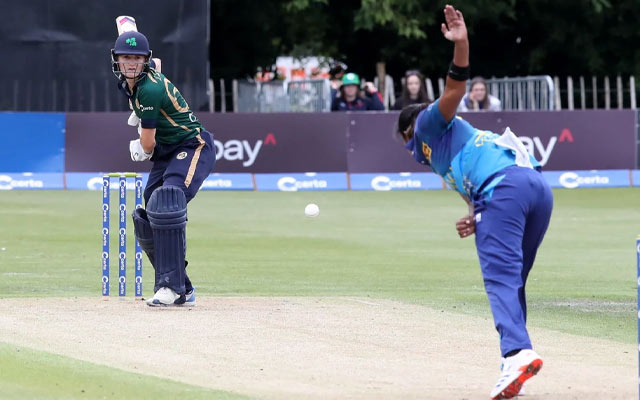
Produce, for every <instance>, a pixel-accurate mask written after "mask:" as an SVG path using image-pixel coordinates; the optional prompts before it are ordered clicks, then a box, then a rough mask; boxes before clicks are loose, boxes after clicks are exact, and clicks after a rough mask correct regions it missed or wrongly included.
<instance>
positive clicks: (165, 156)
mask: <svg viewBox="0 0 640 400" xmlns="http://www.w3.org/2000/svg"><path fill="white" fill-rule="evenodd" d="M151 161H153V167H152V168H151V172H149V179H148V181H147V186H146V187H145V189H144V201H145V204H147V203H148V202H149V198H150V197H151V194H152V193H153V191H154V190H156V189H157V188H159V187H161V186H163V185H164V186H177V187H179V188H180V189H182V191H183V192H184V194H185V197H186V199H187V202H189V201H191V199H193V198H194V197H195V195H196V194H197V193H198V190H199V189H200V186H202V182H204V180H205V179H206V178H207V177H208V176H209V174H210V173H211V170H212V169H213V166H214V165H215V162H216V150H215V146H214V144H213V135H212V134H211V133H209V132H207V131H202V132H201V133H200V134H199V135H198V136H196V137H194V138H192V139H188V140H185V141H183V142H181V143H178V144H175V145H164V144H160V143H158V144H157V145H156V147H155V149H154V152H153V157H152V159H151ZM184 243H185V247H184V248H176V249H175V251H182V252H185V253H186V241H185V242H184ZM176 244H177V242H176ZM186 264H187V262H186V261H185V265H184V267H182V268H183V271H184V270H185V269H186ZM154 268H155V266H154ZM160 273H162V271H158V270H156V282H155V290H157V289H158V287H159V282H158V279H159V277H160ZM176 275H180V274H179V273H178V272H177V270H176ZM171 281H172V282H179V281H180V279H177V278H174V279H171ZM172 289H173V290H175V291H176V292H177V293H180V294H182V293H184V292H189V291H191V289H193V285H192V284H191V280H190V279H189V277H188V276H187V274H186V271H184V285H183V284H182V282H180V283H176V285H175V286H172Z"/></svg>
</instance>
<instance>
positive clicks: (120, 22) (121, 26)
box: [116, 15, 138, 36]
mask: <svg viewBox="0 0 640 400" xmlns="http://www.w3.org/2000/svg"><path fill="white" fill-rule="evenodd" d="M116 26H117V27H118V36H120V35H122V34H123V33H125V32H138V27H137V26H136V19H135V18H133V17H130V16H128V15H121V16H119V17H118V18H116Z"/></svg>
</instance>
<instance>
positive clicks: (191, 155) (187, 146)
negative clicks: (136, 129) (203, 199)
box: [144, 131, 216, 204]
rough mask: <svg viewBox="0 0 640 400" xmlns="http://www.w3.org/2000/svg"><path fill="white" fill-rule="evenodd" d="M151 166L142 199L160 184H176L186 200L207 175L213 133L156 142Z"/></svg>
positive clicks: (213, 159) (211, 163) (213, 155)
mask: <svg viewBox="0 0 640 400" xmlns="http://www.w3.org/2000/svg"><path fill="white" fill-rule="evenodd" d="M151 161H153V168H151V172H149V180H148V181H147V186H146V187H145V189H144V202H145V204H146V203H147V202H148V201H149V198H150V197H151V193H153V191H154V190H156V189H157V188H159V187H160V186H163V185H165V186H177V187H179V188H181V189H182V190H183V191H184V194H185V196H186V198H187V202H189V201H191V199H193V198H194V197H195V195H196V193H198V190H199V189H200V186H202V182H204V180H205V179H206V178H207V177H208V176H209V174H210V173H211V170H212V169H213V166H214V165H215V163H216V148H215V146H214V145H213V135H211V133H209V132H207V131H202V132H201V133H200V134H199V135H198V136H196V137H194V138H192V139H189V140H186V141H184V142H182V143H178V144H175V145H165V144H157V145H156V147H155V149H154V152H153V158H152V159H151Z"/></svg>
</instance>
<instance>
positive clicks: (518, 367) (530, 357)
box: [491, 350, 542, 400]
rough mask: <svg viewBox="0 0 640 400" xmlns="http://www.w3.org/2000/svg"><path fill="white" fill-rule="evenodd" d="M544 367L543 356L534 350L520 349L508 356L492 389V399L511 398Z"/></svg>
mask: <svg viewBox="0 0 640 400" xmlns="http://www.w3.org/2000/svg"><path fill="white" fill-rule="evenodd" d="M540 368H542V358H540V356H539V355H538V353H536V352H535V351H533V350H520V352H519V353H518V354H516V355H514V356H512V357H507V358H505V360H504V363H503V366H502V375H501V376H500V379H498V383H496V386H495V387H494V388H493V390H492V391H491V400H501V399H511V398H513V397H515V396H517V395H518V393H520V389H521V388H522V385H523V384H524V383H525V382H526V381H527V380H528V379H529V378H531V377H532V376H534V375H535V374H537V373H538V372H539V371H540Z"/></svg>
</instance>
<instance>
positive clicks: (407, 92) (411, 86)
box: [393, 70, 433, 110]
mask: <svg viewBox="0 0 640 400" xmlns="http://www.w3.org/2000/svg"><path fill="white" fill-rule="evenodd" d="M432 101H433V100H432V99H430V98H429V96H428V95H427V87H426V86H425V84H424V77H423V76H422V74H421V73H420V72H419V71H417V70H409V71H407V73H406V74H405V75H404V86H402V96H401V97H400V98H399V99H398V100H396V102H395V104H394V105H393V109H394V110H402V109H403V108H404V107H406V106H408V105H410V104H417V103H427V104H428V103H431V102H432Z"/></svg>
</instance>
